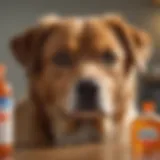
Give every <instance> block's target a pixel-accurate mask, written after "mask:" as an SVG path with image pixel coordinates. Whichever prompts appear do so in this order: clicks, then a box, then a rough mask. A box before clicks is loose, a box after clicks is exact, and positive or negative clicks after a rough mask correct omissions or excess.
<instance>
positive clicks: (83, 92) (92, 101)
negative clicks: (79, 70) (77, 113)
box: [76, 80, 98, 110]
mask: <svg viewBox="0 0 160 160" xmlns="http://www.w3.org/2000/svg"><path fill="white" fill-rule="evenodd" d="M76 92H77V97H78V107H79V109H82V110H93V109H95V108H96V107H97V92H98V86H97V85H96V83H94V82H93V81H91V80H82V81H79V83H78V84H77V88H76Z"/></svg>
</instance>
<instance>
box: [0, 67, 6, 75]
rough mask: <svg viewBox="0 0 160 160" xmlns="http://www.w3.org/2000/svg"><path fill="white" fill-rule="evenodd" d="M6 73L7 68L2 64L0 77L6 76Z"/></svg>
mask: <svg viewBox="0 0 160 160" xmlns="http://www.w3.org/2000/svg"><path fill="white" fill-rule="evenodd" d="M5 73H6V66H5V65H3V64H0V76H2V77H3V76H4V74H5Z"/></svg>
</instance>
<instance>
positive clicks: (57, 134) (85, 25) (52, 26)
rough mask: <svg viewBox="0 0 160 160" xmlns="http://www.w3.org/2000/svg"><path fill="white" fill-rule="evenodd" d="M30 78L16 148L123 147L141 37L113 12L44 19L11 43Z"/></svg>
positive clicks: (140, 61)
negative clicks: (105, 143)
mask: <svg viewBox="0 0 160 160" xmlns="http://www.w3.org/2000/svg"><path fill="white" fill-rule="evenodd" d="M11 48H12V51H13V55H14V57H15V58H16V59H17V60H18V61H19V63H20V64H21V65H22V66H23V68H24V70H25V73H26V76H27V79H28V89H29V93H28V98H26V99H25V100H23V101H22V102H21V103H20V104H18V105H17V108H16V113H15V115H16V124H15V125H16V128H15V131H16V133H15V134H16V144H17V146H26V147H27V146H32V147H36V146H43V145H48V144H49V143H50V144H54V143H55V144H59V145H64V144H74V143H85V142H94V141H95V140H103V141H107V140H111V139H114V140H116V141H117V142H122V143H129V142H128V140H129V130H130V129H129V127H130V124H131V123H132V121H133V120H134V119H135V118H136V116H137V111H136V81H137V80H136V78H137V72H138V71H140V70H144V68H145V66H146V64H147V62H148V60H149V58H150V53H151V40H150V38H149V36H148V35H147V33H145V32H144V31H142V30H140V29H137V28H135V27H134V26H132V25H130V24H129V23H128V22H127V21H126V20H124V19H123V18H122V17H121V16H119V15H107V16H106V15H101V16H92V17H85V18H79V17H58V16H52V15H51V16H47V17H45V18H42V19H41V20H40V21H39V22H38V23H37V24H35V26H32V27H30V28H29V29H28V30H26V31H25V32H24V33H22V34H20V35H18V36H16V37H14V38H13V40H12V41H11Z"/></svg>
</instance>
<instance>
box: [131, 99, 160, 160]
mask: <svg viewBox="0 0 160 160" xmlns="http://www.w3.org/2000/svg"><path fill="white" fill-rule="evenodd" d="M155 106H156V105H155V103H154V102H153V101H148V102H144V104H143V113H142V114H141V115H140V116H139V117H138V118H137V119H136V120H135V121H134V122H133V123H132V127H131V132H132V133H131V137H132V142H131V143H132V144H131V145H132V157H133V159H132V160H160V118H159V115H158V114H156V112H155V108H156V107H155Z"/></svg>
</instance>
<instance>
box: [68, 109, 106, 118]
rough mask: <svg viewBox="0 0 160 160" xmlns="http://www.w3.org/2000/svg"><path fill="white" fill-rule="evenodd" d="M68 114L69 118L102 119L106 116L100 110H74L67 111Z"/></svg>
mask: <svg viewBox="0 0 160 160" xmlns="http://www.w3.org/2000/svg"><path fill="white" fill-rule="evenodd" d="M68 116H69V117H70V118H71V119H77V120H92V119H93V120H94V119H102V118H103V117H105V116H106V114H105V113H104V112H102V111H81V110H74V111H71V112H69V113H68Z"/></svg>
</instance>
